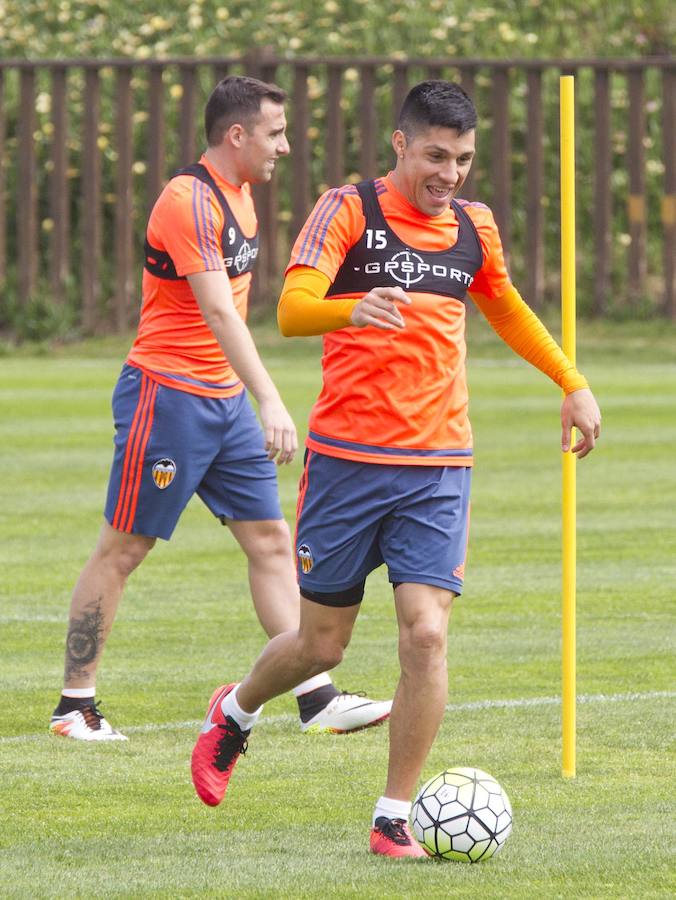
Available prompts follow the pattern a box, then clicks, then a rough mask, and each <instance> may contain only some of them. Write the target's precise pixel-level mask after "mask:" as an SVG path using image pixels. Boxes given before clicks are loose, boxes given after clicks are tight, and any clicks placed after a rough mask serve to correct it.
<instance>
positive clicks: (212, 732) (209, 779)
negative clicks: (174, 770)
mask: <svg viewBox="0 0 676 900" xmlns="http://www.w3.org/2000/svg"><path fill="white" fill-rule="evenodd" d="M235 687H237V683H234V684H226V685H223V686H221V687H219V688H216V690H215V691H214V693H213V694H212V695H211V700H210V701H209V709H208V711H207V717H206V719H205V720H204V724H203V725H202V728H201V729H200V736H199V737H198V738H197V743H196V744H195V746H194V748H193V751H192V762H191V769H192V783H193V784H194V785H195V790H196V791H197V796H198V797H199V798H200V800H202V801H203V802H204V803H206V804H207V806H218V804H219V803H220V802H221V800H222V799H223V797H224V796H225V791H226V788H227V787H228V782H229V781H230V775H231V774H232V770H233V769H234V767H235V763H236V762H237V759H238V757H239V755H240V753H246V746H247V745H246V739H247V738H248V737H249V732H248V731H242V729H241V728H240V727H239V725H238V724H237V722H235V720H234V719H233V718H232V717H231V716H224V715H223V710H222V709H221V701H222V700H223V698H224V697H226V696H227V695H228V694H229V693H230V691H231V690H232V689H233V688H235Z"/></svg>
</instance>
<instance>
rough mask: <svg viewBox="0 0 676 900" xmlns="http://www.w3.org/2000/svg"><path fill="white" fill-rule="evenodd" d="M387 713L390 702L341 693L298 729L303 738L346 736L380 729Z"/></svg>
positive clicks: (390, 707)
mask: <svg viewBox="0 0 676 900" xmlns="http://www.w3.org/2000/svg"><path fill="white" fill-rule="evenodd" d="M391 709H392V701H391V700H371V699H369V698H368V697H366V696H365V695H364V694H349V693H348V692H347V691H343V692H342V694H338V696H337V697H334V698H333V700H331V702H330V703H329V704H327V706H325V707H324V709H322V710H320V711H319V712H318V713H317V714H316V715H315V716H313V717H312V718H311V719H308V721H307V722H301V723H300V729H301V731H304V732H305V733H306V734H347V733H348V732H349V731H360V730H361V729H362V728H370V727H371V726H372V725H380V724H381V723H382V722H384V721H385V720H386V719H387V718H389V715H390V711H391Z"/></svg>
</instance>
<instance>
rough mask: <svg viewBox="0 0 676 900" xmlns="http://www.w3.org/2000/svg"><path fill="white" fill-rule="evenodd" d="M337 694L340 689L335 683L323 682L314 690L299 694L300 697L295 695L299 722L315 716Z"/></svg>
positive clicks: (307, 720)
mask: <svg viewBox="0 0 676 900" xmlns="http://www.w3.org/2000/svg"><path fill="white" fill-rule="evenodd" d="M338 694H340V691H339V690H338V688H337V687H336V686H335V684H323V685H322V686H321V687H318V688H315V689H314V691H308V692H307V694H301V695H300V697H296V700H297V701H298V709H299V710H300V719H301V722H309V721H310V719H311V718H312V717H313V716H316V715H317V713H318V712H321V711H322V710H323V709H324V707H325V706H328V705H329V703H330V702H331V701H332V700H333V698H334V697H337V696H338Z"/></svg>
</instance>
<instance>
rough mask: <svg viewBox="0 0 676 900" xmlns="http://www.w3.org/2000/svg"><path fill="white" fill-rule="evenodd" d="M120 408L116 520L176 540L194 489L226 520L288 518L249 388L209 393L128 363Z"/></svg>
mask: <svg viewBox="0 0 676 900" xmlns="http://www.w3.org/2000/svg"><path fill="white" fill-rule="evenodd" d="M113 416H114V420H115V454H114V458H113V465H112V469H111V473H110V480H109V483H108V498H107V501H106V508H105V517H106V519H107V521H108V522H109V523H110V524H111V525H112V526H113V528H117V529H118V530H119V531H124V532H128V533H129V534H144V535H148V536H150V537H159V538H163V539H164V540H168V539H169V538H170V537H171V535H172V532H173V531H174V528H175V527H176V523H177V522H178V520H179V517H180V515H181V513H182V512H183V510H184V509H185V507H186V505H187V503H188V501H189V500H190V498H191V497H192V496H193V494H197V495H198V496H199V497H200V498H201V499H202V500H203V502H204V503H205V504H206V506H207V507H208V508H209V509H210V510H211V512H212V513H213V514H214V515H215V516H216V517H217V518H219V519H220V520H221V521H222V522H223V523H224V524H225V522H226V521H227V519H233V520H238V521H259V520H266V519H281V518H282V511H281V508H280V505H279V493H278V488H277V473H276V470H275V464H274V463H273V462H272V461H271V460H269V459H268V458H267V454H266V452H265V449H264V443H265V441H264V438H263V432H262V430H261V427H260V425H259V423H258V419H257V418H256V414H255V412H254V410H253V408H252V406H251V404H250V402H249V399H248V397H247V394H246V392H245V391H242V393H240V394H237V395H236V396H235V397H227V398H225V399H217V398H213V397H202V396H199V395H196V394H191V393H188V392H187V391H181V390H175V389H174V388H171V387H166V386H165V385H162V384H158V383H157V382H156V381H154V380H153V379H152V378H151V377H149V376H148V375H146V374H145V373H144V372H142V371H141V370H140V369H137V368H136V367H135V366H130V365H129V364H126V365H125V366H124V367H123V369H122V372H121V374H120V378H119V380H118V382H117V386H116V387H115V391H114V393H113Z"/></svg>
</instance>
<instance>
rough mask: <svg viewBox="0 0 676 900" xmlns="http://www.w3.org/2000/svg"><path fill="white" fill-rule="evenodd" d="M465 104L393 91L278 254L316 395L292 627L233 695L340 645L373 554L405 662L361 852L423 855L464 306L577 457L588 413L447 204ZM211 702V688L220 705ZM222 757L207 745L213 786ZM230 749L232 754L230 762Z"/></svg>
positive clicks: (484, 249)
mask: <svg viewBox="0 0 676 900" xmlns="http://www.w3.org/2000/svg"><path fill="white" fill-rule="evenodd" d="M475 127H476V110H475V108H474V105H473V103H472V101H471V100H470V98H469V97H468V96H467V95H466V94H465V93H464V91H462V89H461V88H460V87H458V86H457V85H455V84H452V83H449V82H445V81H428V82H423V83H421V84H419V85H417V86H416V87H414V88H413V89H412V91H411V92H410V93H409V95H408V97H407V98H406V100H405V102H404V105H403V108H402V111H401V114H400V118H399V123H398V128H397V130H396V131H395V132H394V135H393V138H392V145H393V148H394V151H395V154H396V166H395V168H394V170H393V171H392V172H390V173H389V174H388V175H387V176H385V177H383V178H377V179H375V180H373V181H365V182H362V183H360V184H358V185H346V186H344V187H342V188H337V189H333V190H329V191H327V192H326V193H325V194H324V195H323V196H322V197H321V198H320V199H319V201H318V202H317V204H316V206H315V208H314V210H313V212H312V214H311V215H310V217H309V219H308V221H307V223H306V224H305V226H304V228H303V230H302V232H301V234H300V235H299V237H298V239H297V241H296V244H295V246H294V248H293V251H292V256H291V261H290V264H289V267H288V269H287V273H286V281H285V284H284V289H283V292H282V296H281V298H280V303H279V311H278V317H279V323H280V328H281V330H282V332H283V334H285V335H289V336H291V335H311V334H323V335H324V353H323V356H322V374H323V384H322V390H321V393H320V395H319V398H318V399H317V401H316V403H315V405H314V407H313V410H312V413H311V415H310V423H309V435H308V439H307V454H306V464H305V470H304V473H303V476H302V479H301V484H300V491H299V498H298V514H297V542H296V553H297V561H298V569H297V571H298V578H299V583H300V592H301V627H300V631H299V632H297V633H289V634H286V635H281V636H279V637H278V638H276V639H275V641H274V642H271V643H270V644H268V646H267V647H266V649H265V650H264V651H263V654H262V655H261V656H260V657H259V659H258V661H257V663H256V665H255V666H254V668H253V670H252V672H251V673H250V675H249V676H248V677H247V678H246V679H245V680H244V681H243V682H242V683H241V685H240V686H239V687H238V688H236V689H235V690H233V691H231V694H230V695H231V696H232V701H231V702H232V703H235V702H236V703H238V704H239V705H240V707H241V708H242V709H243V710H244V711H246V712H249V713H252V714H253V713H254V711H255V710H256V708H257V707H258V706H259V705H260V704H262V703H263V702H264V701H265V700H267V699H269V698H270V697H272V696H275V695H276V694H278V693H280V692H281V691H283V690H285V689H286V688H287V686H288V685H290V684H292V683H293V681H294V679H298V678H300V677H303V678H304V677H307V673H308V672H311V671H314V670H315V668H317V669H318V668H321V667H329V666H331V665H334V664H336V663H337V662H339V660H340V659H341V657H342V653H343V650H344V648H345V647H346V646H347V644H348V642H349V639H350V635H351V632H352V627H353V624H354V622H355V619H356V617H357V613H358V611H359V606H360V603H361V601H362V597H363V594H364V586H365V579H366V577H367V576H368V574H369V573H370V572H371V571H373V569H375V568H377V567H378V566H380V565H381V564H382V563H386V565H387V567H388V574H389V579H390V582H391V583H392V585H393V591H394V603H395V606H396V613H397V621H398V625H399V660H400V666H401V677H400V681H399V685H398V687H397V691H396V695H395V700H394V703H393V707H392V714H391V719H390V754H389V767H388V774H387V780H386V784H385V789H384V792H383V795H382V796H381V797H380V798H379V799H378V800H377V802H376V803H375V809H374V813H373V822H372V830H371V837H370V849H371V851H372V852H373V853H377V854H381V855H384V856H390V857H401V856H423V855H424V851H423V849H422V848H421V847H420V845H419V844H418V843H417V842H416V841H415V840H414V838H413V836H412V835H411V832H410V830H409V825H408V818H409V814H410V810H411V798H412V797H413V796H414V793H415V788H416V784H417V782H418V778H419V776H420V774H421V772H422V768H423V765H424V763H425V759H426V757H427V754H428V752H429V748H430V746H431V744H432V742H433V740H434V738H435V736H436V733H437V730H438V728H439V724H440V722H441V718H442V716H443V712H444V706H445V703H446V698H447V691H448V683H447V682H448V675H447V666H446V634H447V627H448V619H449V614H450V610H451V606H452V602H453V599H454V597H456V596H458V595H459V594H460V593H461V591H462V587H463V578H464V570H465V554H466V546H467V534H468V509H469V487H470V473H471V466H472V433H471V428H470V423H469V419H468V416H467V407H468V397H467V383H466V377H465V338H464V330H465V302H466V295H467V292H468V290H469V291H470V294H471V298H472V300H473V301H474V302H475V303H476V305H477V306H478V307H479V308H480V310H481V311H482V312H483V314H484V315H485V316H486V317H487V319H488V320H489V322H490V323H491V325H492V326H493V327H494V329H495V330H496V331H497V332H498V334H499V335H500V336H501V337H502V338H503V339H504V340H505V341H506V342H507V343H508V344H509V345H510V346H511V347H512V348H514V349H515V350H516V351H517V352H518V353H519V354H520V355H521V356H523V357H524V358H525V359H527V360H528V361H530V362H531V363H533V364H534V365H536V366H537V367H538V368H539V369H541V370H542V371H543V372H545V373H546V374H548V375H549V376H550V377H551V378H552V379H553V380H554V381H555V382H556V383H557V384H558V385H560V386H561V387H562V388H563V389H564V391H565V393H566V395H567V396H566V398H565V400H564V402H563V406H562V426H563V433H564V438H563V440H562V446H563V448H564V449H568V443H567V442H568V441H569V437H570V431H571V425H575V426H577V427H578V428H579V429H580V431H581V432H582V438H581V439H580V441H579V442H578V444H577V445H576V446H575V447H574V448H573V449H574V451H575V452H577V453H578V454H579V455H580V456H585V455H586V454H587V453H588V452H589V451H590V450H591V449H592V447H593V446H594V441H595V438H596V437H597V436H598V433H599V420H600V414H599V411H598V407H597V405H596V401H595V400H594V397H593V395H592V393H591V391H590V390H589V389H588V386H587V382H586V381H585V379H584V378H583V377H582V376H581V375H580V374H579V373H578V372H577V371H576V369H575V367H574V366H573V365H572V364H571V362H570V361H569V360H568V359H567V358H566V356H565V355H564V354H563V353H562V351H561V350H560V348H559V347H558V346H557V344H556V343H555V341H554V340H553V338H552V337H551V336H550V335H549V333H548V332H547V331H546V329H545V328H544V326H543V325H542V323H541V322H540V321H539V320H538V319H537V317H536V316H535V315H534V314H533V313H532V312H531V311H530V310H529V308H528V307H527V305H526V304H525V302H524V301H523V300H522V299H521V297H520V296H519V294H518V292H517V291H516V289H515V288H514V287H513V286H512V284H511V282H510V279H509V276H508V274H507V271H506V268H505V263H504V260H503V253H502V248H501V242H500V236H499V233H498V230H497V227H496V225H495V222H494V220H493V216H492V214H491V212H490V210H489V209H488V208H487V207H486V206H484V205H483V204H481V203H474V202H467V201H464V200H457V199H455V197H456V194H457V193H458V191H459V189H460V187H461V186H462V184H463V182H464V181H465V179H466V177H467V174H468V172H469V169H470V166H471V164H472V159H473V156H474V148H475ZM223 708H224V709H225V702H224V704H223ZM230 759H231V757H229V758H228V760H226V759H223V760H221V764H222V766H223V768H224V770H225V767H226V764H227V765H228V768H227V772H225V771H224V779H223V781H224V783H227V779H228V778H229V775H230V771H231V769H232V765H231V764H230ZM232 764H234V757H232Z"/></svg>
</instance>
